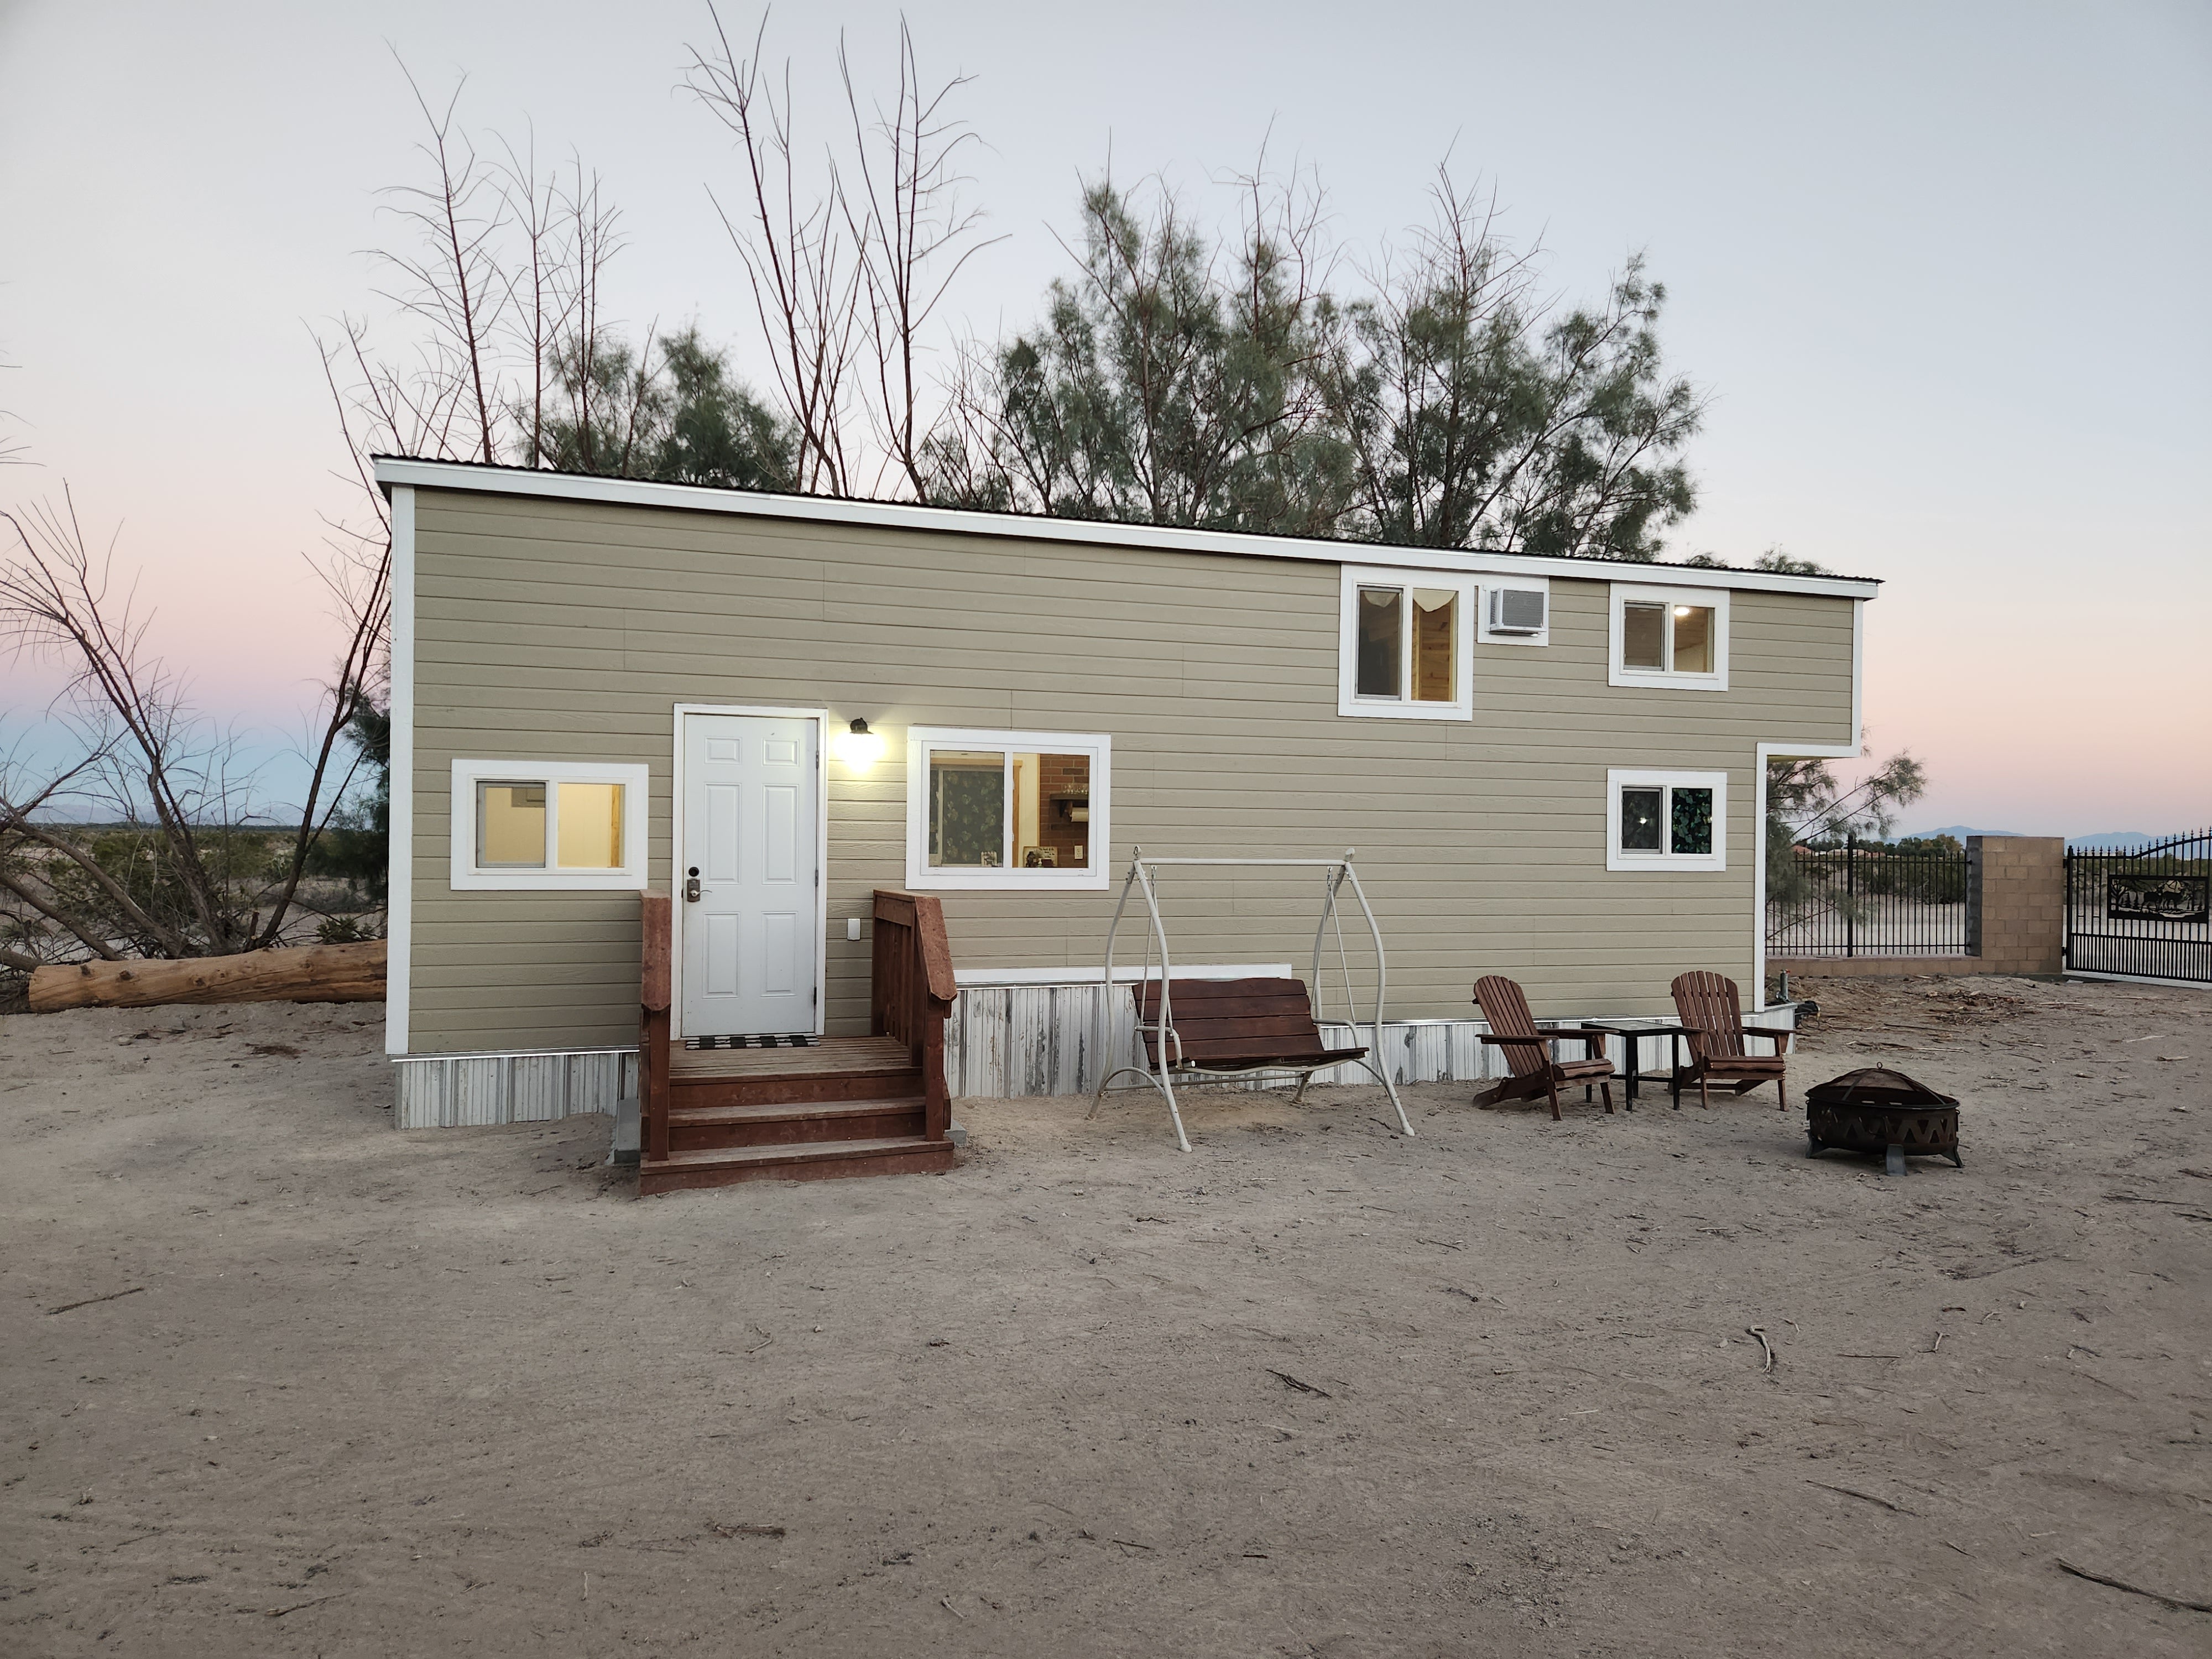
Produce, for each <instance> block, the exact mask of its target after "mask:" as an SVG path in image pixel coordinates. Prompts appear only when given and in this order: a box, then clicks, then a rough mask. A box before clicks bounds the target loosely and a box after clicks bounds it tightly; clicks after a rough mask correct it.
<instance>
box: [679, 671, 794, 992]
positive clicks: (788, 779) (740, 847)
mask: <svg viewBox="0 0 2212 1659" xmlns="http://www.w3.org/2000/svg"><path fill="white" fill-rule="evenodd" d="M683 720H684V733H683V742H684V801H683V803H682V806H683V817H682V822H681V825H680V827H679V830H678V833H679V835H680V836H681V839H682V845H681V847H680V848H678V863H677V869H676V889H677V891H678V893H679V894H680V893H682V892H683V891H684V883H685V880H686V878H688V877H689V876H690V873H691V872H692V871H694V870H696V871H697V872H698V875H699V896H698V898H697V899H696V901H690V900H685V901H682V902H679V904H678V909H679V910H680V912H681V913H682V915H681V923H680V925H681V927H682V931H683V952H684V1009H683V1016H684V1025H683V1030H684V1035H685V1036H768V1035H772V1036H787V1035H790V1034H793V1033H799V1032H811V1031H816V1030H819V1021H818V1018H817V1010H818V1006H819V986H820V977H819V975H820V963H821V956H822V943H821V939H820V929H819V928H818V927H816V925H815V922H816V915H817V908H818V895H819V891H820V872H819V870H818V869H817V860H819V857H820V847H821V824H820V821H819V811H820V806H819V803H820V799H821V796H820V787H819V779H818V777H817V770H816V769H817V766H818V764H819V754H818V750H817V744H818V742H819V733H818V732H817V726H816V722H814V721H813V720H805V719H797V718H785V717H782V716H771V715H755V714H686V715H684V717H683Z"/></svg>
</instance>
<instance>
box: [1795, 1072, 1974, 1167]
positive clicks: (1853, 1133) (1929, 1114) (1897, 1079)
mask: <svg viewBox="0 0 2212 1659" xmlns="http://www.w3.org/2000/svg"><path fill="white" fill-rule="evenodd" d="M1805 1133H1806V1135H1807V1137H1808V1139H1810V1140H1811V1142H1812V1145H1811V1146H1810V1147H1809V1148H1808V1150H1807V1152H1806V1156H1807V1157H1808V1158H1818V1157H1819V1156H1820V1154H1821V1153H1822V1152H1826V1151H1827V1150H1828V1149H1829V1148H1830V1147H1831V1146H1835V1147H1840V1148H1841V1149H1842V1150H1844V1151H1845V1152H1880V1153H1881V1154H1883V1155H1884V1157H1885V1158H1887V1161H1888V1162H1887V1173H1888V1174H1890V1175H1903V1174H1904V1173H1905V1159H1906V1158H1908V1157H1910V1158H1949V1159H1950V1160H1951V1162H1952V1163H1953V1164H1955V1165H1957V1167H1958V1168H1960V1169H1962V1170H1963V1169H1965V1168H1966V1165H1965V1164H1961V1163H1960V1161H1959V1103H1958V1102H1957V1101H1955V1100H1954V1099H1952V1098H1951V1097H1950V1096H1948V1095H1942V1094H1938V1093H1936V1091H1935V1090H1933V1089H1931V1088H1929V1086H1928V1085H1926V1084H1924V1083H1916V1082H1914V1081H1913V1080H1912V1079H1911V1078H1909V1077H1907V1076H1905V1073H1902V1072H1893V1071H1891V1070H1889V1069H1888V1068H1887V1066H1866V1067H1864V1068H1863V1069H1862V1070H1859V1071H1856V1072H1846V1073H1844V1074H1843V1076H1841V1077H1839V1078H1834V1079H1830V1080H1829V1081H1828V1082H1826V1083H1823V1084H1820V1085H1817V1086H1815V1087H1814V1088H1810V1089H1808V1090H1807V1091H1805Z"/></svg>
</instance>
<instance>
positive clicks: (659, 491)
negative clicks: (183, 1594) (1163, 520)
mask: <svg viewBox="0 0 2212 1659" xmlns="http://www.w3.org/2000/svg"><path fill="white" fill-rule="evenodd" d="M375 465H376V481H377V482H378V483H380V484H384V485H386V486H387V487H389V488H398V487H399V486H402V485H413V486H416V487H417V488H428V489H453V490H461V491H465V492H468V493H471V494H475V495H528V496H534V497H536V498H538V499H539V500H544V501H598V502H603V503H607V504H611V505H617V506H625V507H672V508H677V509H679V510H681V511H684V512H690V513H732V514H737V515H739V516H742V517H750V518H761V519H787V520H799V521H800V522H805V523H811V524H842V525H855V526H872V527H876V528H882V529H901V530H924V531H938V532H949V533H952V534H957V535H964V536H991V537H1002V538H1013V539H1016V540H1022V541H1045V542H1087V543H1090V544H1092V545H1094V546H1100V547H1132V548H1147V549H1152V550H1156V551H1159V552H1164V553H1222V554H1228V555H1231V556H1237V557H1240V558H1253V559H1304V560H1309V561H1319V562H1323V563H1328V564H1379V565H1398V566H1401V567H1404V568H1412V569H1420V570H1460V571H1468V570H1472V571H1478V572H1489V573H1491V574H1496V575H1501V576H1517V575H1523V574H1542V575H1553V576H1571V577H1577V578H1579V579H1580V580H1583V581H1614V580H1630V577H1629V576H1628V574H1627V573H1628V572H1630V571H1637V572H1649V573H1651V574H1650V575H1649V576H1647V577H1645V578H1644V579H1645V580H1663V581H1665V582H1668V583H1669V584H1671V585H1673V586H1677V587H1716V588H1722V589H1728V588H1738V589H1741V590H1744V591H1746V592H1761V593H1816V594H1826V595H1827V596H1829V597H1831V598H1834V599H1873V598H1875V596H1876V595H1877V594H1878V593H1879V592H1881V581H1880V580H1878V579H1876V578H1874V577H1867V576H1789V575H1783V574H1779V573H1778V572H1775V571H1770V570H1727V569H1722V568H1718V567H1716V566H1705V565H1674V564H1666V565H1662V564H1643V563H1639V562H1637V561H1635V560H1632V559H1563V558H1554V557H1545V556H1537V555H1534V554H1516V553H1482V552H1461V551H1456V550H1449V551H1448V550H1437V549H1431V548H1415V547H1391V546H1388V545H1385V544H1379V543H1378V544H1365V543H1359V542H1332V541H1322V540H1318V539H1316V538H1309V537H1301V536H1255V535H1250V534H1246V533H1243V532H1235V531H1224V530H1182V529H1176V528H1170V527H1168V526H1160V525H1135V524H1104V523H1100V522H1097V521H1096V520H1087V519H1048V518H1043V517H1031V516H1029V515H1025V514H1023V513H975V512H969V511H967V510H965V509H962V508H957V507H916V506H915V505H913V504H911V503H908V502H904V501H845V500H842V499H837V498H834V497H829V496H821V495H768V494H765V493H758V492H755V491H751V490H735V489H711V488H708V487H707V486H704V485H700V484H673V483H649V482H647V481H646V480H644V479H639V478H586V477H575V476H574V475H573V474H569V473H565V472H543V471H532V470H531V469H529V468H526V467H509V466H484V465H479V464H477V463H475V462H464V461H426V460H418V459H414V458H412V457H410V456H401V455H380V456H378V457H376V458H375Z"/></svg>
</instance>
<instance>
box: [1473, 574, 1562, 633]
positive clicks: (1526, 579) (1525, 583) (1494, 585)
mask: <svg viewBox="0 0 2212 1659" xmlns="http://www.w3.org/2000/svg"><path fill="white" fill-rule="evenodd" d="M1499 588H1512V589H1515V590H1516V591H1518V592H1525V593H1541V594H1542V595H1543V596H1544V625H1543V626H1542V627H1541V628H1540V629H1537V630H1536V631H1535V632H1534V633H1533V634H1493V633H1492V632H1491V631H1490V596H1491V594H1492V593H1493V592H1496V591H1497V590H1498V589H1499ZM1475 597H1476V599H1477V601H1478V604H1477V608H1476V611H1475V638H1476V639H1478V640H1480V641H1481V642H1482V643H1483V644H1485V645H1549V644H1550V643H1551V642H1552V579H1551V578H1550V577H1549V576H1512V577H1506V576H1487V577H1485V578H1484V579H1483V581H1482V586H1481V589H1480V592H1478V593H1477V594H1476V596H1475Z"/></svg>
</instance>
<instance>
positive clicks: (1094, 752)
mask: <svg viewBox="0 0 2212 1659" xmlns="http://www.w3.org/2000/svg"><path fill="white" fill-rule="evenodd" d="M1113 750H1114V740H1113V739H1112V738H1109V737H1105V736H1103V735H1101V734H1097V733H1091V732H987V731H970V730H966V729H962V728H958V727H953V726H915V727H913V728H912V729H911V730H910V731H908V733H907V745H906V884H907V885H908V887H914V888H923V889H927V888H987V889H995V890H1001V891H1046V892H1048V891H1052V890H1078V891H1097V890H1103V888H1104V887H1105V886H1106V884H1107V859H1108V854H1109V848H1110V847H1111V844H1112V843H1111V841H1110V836H1111V833H1112V825H1111V815H1110V810H1109V792H1110V789H1111V785H1112V771H1113V758H1114V754H1113Z"/></svg>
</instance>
